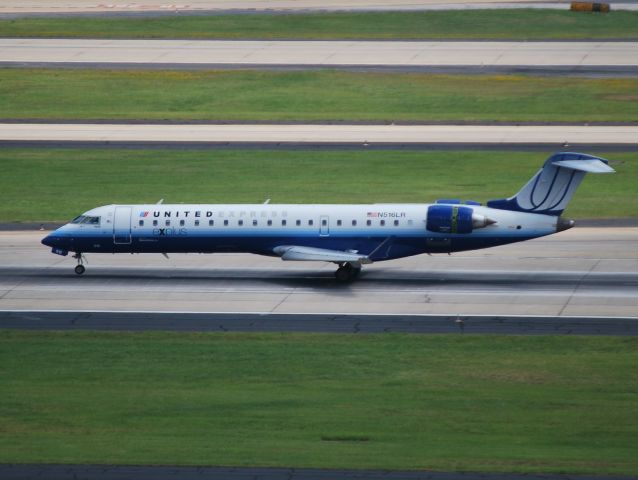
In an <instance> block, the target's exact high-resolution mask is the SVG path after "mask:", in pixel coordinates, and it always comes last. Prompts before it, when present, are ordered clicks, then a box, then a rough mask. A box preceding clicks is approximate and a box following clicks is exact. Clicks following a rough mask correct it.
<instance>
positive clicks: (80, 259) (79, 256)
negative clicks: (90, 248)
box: [73, 252, 86, 275]
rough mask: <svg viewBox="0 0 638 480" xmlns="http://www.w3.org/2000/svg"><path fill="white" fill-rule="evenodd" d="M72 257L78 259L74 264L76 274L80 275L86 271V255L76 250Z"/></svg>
mask: <svg viewBox="0 0 638 480" xmlns="http://www.w3.org/2000/svg"><path fill="white" fill-rule="evenodd" d="M73 258H75V259H76V260H77V261H78V264H77V265H76V266H75V273H77V274H78V275H82V274H83V273H84V272H85V271H86V268H85V267H84V262H85V261H86V257H85V256H84V255H82V254H81V253H80V252H77V253H76V254H75V255H73Z"/></svg>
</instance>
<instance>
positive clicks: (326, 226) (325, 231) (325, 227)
mask: <svg viewBox="0 0 638 480" xmlns="http://www.w3.org/2000/svg"><path fill="white" fill-rule="evenodd" d="M319 235H321V236H322V237H327V236H328V235H330V219H329V218H328V215H321V217H319Z"/></svg>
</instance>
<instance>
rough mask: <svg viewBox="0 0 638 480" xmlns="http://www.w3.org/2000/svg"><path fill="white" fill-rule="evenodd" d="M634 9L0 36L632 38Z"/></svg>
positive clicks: (15, 31) (368, 16)
mask: <svg viewBox="0 0 638 480" xmlns="http://www.w3.org/2000/svg"><path fill="white" fill-rule="evenodd" d="M636 24H638V12H626V11H614V12H611V13H608V14H597V13H582V12H578V13H577V12H569V11H557V10H536V9H529V10H522V9H515V10H473V11H441V12H378V13H374V12H373V13H345V12H342V13H314V14H293V15H269V14H255V15H213V16H199V15H198V16H161V17H143V18H121V17H120V18H108V17H106V18H99V17H95V18H91V17H83V18H81V19H78V18H74V17H66V18H64V17H62V18H60V17H56V18H19V19H11V20H0V36H1V37H71V38H73V37H78V38H186V39H190V38H192V39H306V40H310V39H316V40H333V39H378V40H385V39H391V40H396V39H498V40H545V39H560V40H571V39H636V38H638V33H637V32H636Z"/></svg>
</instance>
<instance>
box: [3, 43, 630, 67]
mask: <svg viewBox="0 0 638 480" xmlns="http://www.w3.org/2000/svg"><path fill="white" fill-rule="evenodd" d="M2 64H5V65H12V66H16V65H18V66H34V65H37V66H65V65H67V66H68V65H76V66H77V65H82V66H90V67H95V66H97V65H109V66H122V65H131V66H137V67H140V66H144V67H148V66H162V67H171V68H174V67H175V66H180V65H181V66H184V67H186V68H192V66H202V65H204V66H209V67H210V68H223V67H225V66H229V67H234V68H236V67H241V66H243V67H250V68H259V67H267V68H273V67H282V66H286V67H298V68H303V67H317V66H320V67H325V68H340V67H372V66H384V67H399V68H411V69H415V68H428V67H472V68H477V67H480V68H481V69H483V70H485V71H488V69H489V68H492V67H494V68H499V69H502V68H504V67H515V68H516V70H517V71H520V70H521V69H526V68H528V69H538V68H557V69H558V70H559V73H566V72H569V71H570V70H572V71H586V70H587V69H593V70H594V71H597V72H600V71H603V72H604V71H605V69H606V68H609V69H611V70H612V71H614V70H618V69H620V70H621V71H624V72H625V73H627V72H634V73H636V72H637V71H638V42H600V41H591V42H491V41H490V42H466V41H452V42H438V41H249V40H234V41H224V40H89V39H80V40H77V39H0V65H2Z"/></svg>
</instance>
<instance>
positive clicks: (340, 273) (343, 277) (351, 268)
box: [335, 262, 361, 283]
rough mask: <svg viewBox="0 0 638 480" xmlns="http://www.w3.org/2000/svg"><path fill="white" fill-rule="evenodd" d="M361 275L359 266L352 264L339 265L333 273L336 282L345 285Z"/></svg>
mask: <svg viewBox="0 0 638 480" xmlns="http://www.w3.org/2000/svg"><path fill="white" fill-rule="evenodd" d="M360 273H361V265H360V264H357V263H353V262H345V263H340V264H339V268H337V271H336V272H335V278H336V279H337V281H338V282H341V283H347V282H351V281H353V280H354V279H355V278H357V277H358V276H359V274H360Z"/></svg>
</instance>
